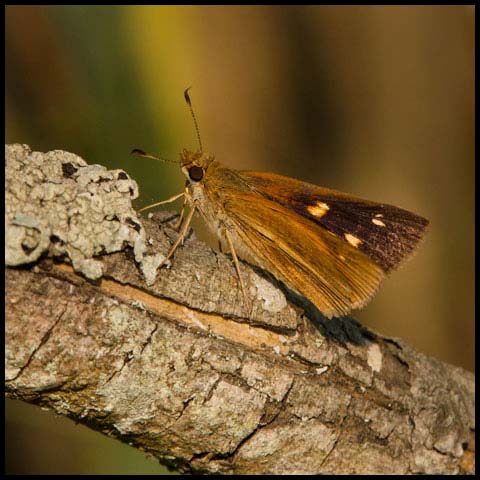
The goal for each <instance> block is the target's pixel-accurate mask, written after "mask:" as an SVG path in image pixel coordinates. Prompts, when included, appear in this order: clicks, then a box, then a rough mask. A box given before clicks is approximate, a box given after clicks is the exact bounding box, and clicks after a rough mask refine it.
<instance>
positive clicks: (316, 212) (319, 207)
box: [307, 202, 330, 218]
mask: <svg viewBox="0 0 480 480" xmlns="http://www.w3.org/2000/svg"><path fill="white" fill-rule="evenodd" d="M307 210H308V211H309V213H310V214H312V215H313V216H314V217H319V218H321V217H323V216H324V215H325V214H326V213H327V212H328V211H329V210H330V207H329V206H328V205H327V204H326V203H324V202H317V204H316V205H309V206H308V207H307Z"/></svg>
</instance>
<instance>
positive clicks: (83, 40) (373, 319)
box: [5, 6, 475, 474]
mask: <svg viewBox="0 0 480 480" xmlns="http://www.w3.org/2000/svg"><path fill="white" fill-rule="evenodd" d="M5 11H6V37H5V38H6V50H5V58H6V65H5V72H6V92H5V98H6V110H5V119H6V122H5V123H6V142H7V143H16V142H18V143H27V144H28V145H30V147H31V148H32V149H33V150H38V151H44V152H45V151H49V150H54V149H63V150H68V151H71V152H74V153H76V154H78V155H80V156H82V157H83V158H84V159H85V160H86V161H87V162H89V163H92V164H93V163H100V164H103V165H105V166H107V167H108V168H122V169H124V170H126V171H127V172H128V173H129V174H130V175H131V176H132V177H133V178H134V179H136V181H137V182H138V183H139V186H140V192H141V197H140V199H139V200H138V201H137V205H138V206H139V207H140V206H143V205H146V204H149V203H153V202H155V201H159V200H162V199H165V198H167V197H169V196H171V195H174V194H176V193H179V192H180V191H182V190H183V186H184V179H183V175H182V174H181V172H180V171H179V169H178V166H176V165H174V164H168V163H160V162H155V161H152V160H147V159H143V158H138V157H132V156H131V155H130V154H129V152H130V150H131V149H132V148H134V147H138V148H141V149H143V150H145V151H147V152H150V153H153V154H157V155H160V156H163V157H166V158H170V159H176V158H177V156H178V152H179V151H180V150H181V149H182V148H184V147H185V148H192V149H195V148H196V147H197V142H196V136H195V130H194V127H193V123H192V120H191V117H190V115H189V113H188V110H187V107H186V105H185V102H184V99H183V90H184V89H185V88H186V87H187V86H190V85H191V86H193V88H192V90H191V92H190V93H191V97H192V102H193V105H194V108H195V111H196V115H197V118H198V121H199V124H200V131H201V136H202V141H203V144H204V146H205V148H206V150H208V151H210V152H212V153H214V154H216V156H217V159H218V160H220V161H221V162H223V163H225V164H226V165H228V166H229V167H233V168H237V169H255V170H269V171H272V172H276V173H279V174H283V175H288V176H291V177H294V178H298V179H301V180H305V181H308V182H311V183H315V184H318V185H321V186H325V187H330V188H334V189H337V190H342V191H344V192H348V193H351V194H354V195H356V196H359V197H363V198H366V199H369V200H374V201H378V202H385V203H390V204H394V205H397V206H399V207H403V208H406V209H408V210H411V211H413V212H416V213H418V214H421V215H423V216H425V217H427V218H429V219H430V221H431V226H430V229H429V232H428V235H427V237H426V239H425V241H424V242H423V243H422V244H421V245H420V248H419V249H418V251H417V254H416V255H415V256H414V257H413V258H412V259H410V261H409V262H407V263H406V264H405V265H404V266H403V267H402V268H400V269H399V270H398V271H396V272H394V273H393V274H392V275H391V277H390V278H389V279H387V280H386V281H385V282H384V283H383V285H382V287H381V289H380V291H379V293H378V294H377V296H376V297H375V299H374V300H373V301H372V302H371V303H370V304H369V305H368V306H367V307H366V308H365V309H364V310H362V311H361V312H358V313H356V314H355V315H354V316H355V317H356V318H358V319H359V320H360V321H361V322H362V323H364V324H365V325H367V326H368V327H370V328H372V329H373V330H375V331H377V332H379V333H381V334H383V335H386V336H393V337H400V338H402V339H403V340H405V341H407V342H408V343H410V344H411V345H412V346H414V347H415V348H416V349H418V350H420V351H422V352H424V353H426V354H427V355H431V356H434V357H436V358H438V359H440V360H443V361H445V362H449V363H452V364H455V365H458V366H461V367H463V368H465V369H468V370H471V371H473V369H474V22H475V18H474V7H473V6H423V7H420V6H416V7H415V6H397V7H394V6H385V7H382V6H370V7H360V6H348V7H346V6H333V7H327V6H317V7H315V6H306V7H305V6H304V7H300V6H298V7H286V6H266V7H260V6H256V7H243V6H233V7H232V6H227V7H225V6H224V7H220V6H214V7H200V6H193V7H185V6H180V7H178V6H177V7H164V6H156V7H155V6H44V7H32V6H23V7H17V6H7V7H6V10H5ZM173 208H176V209H179V208H180V205H176V206H175V205H174V207H173ZM6 465H7V467H6V468H7V473H37V474H41V473H43V474H46V473H115V474H120V473H166V470H164V469H163V467H161V466H159V465H158V463H157V462H156V461H155V460H152V459H148V458H146V457H145V455H143V454H142V453H140V452H137V451H135V450H134V449H133V448H131V447H128V446H127V445H123V444H121V443H120V442H118V441H116V440H112V439H108V438H106V437H104V436H102V435H101V434H99V433H96V432H92V431H90V430H88V429H87V428H85V427H83V426H81V425H75V424H74V423H73V422H72V421H70V420H67V419H65V418H60V417H58V416H55V415H53V414H52V413H50V412H44V411H42V410H40V408H38V407H34V406H31V405H26V404H23V403H21V402H16V401H8V402H7V404H6Z"/></svg>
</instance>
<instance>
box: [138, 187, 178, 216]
mask: <svg viewBox="0 0 480 480" xmlns="http://www.w3.org/2000/svg"><path fill="white" fill-rule="evenodd" d="M183 195H185V192H182V193H179V194H178V195H174V196H173V197H170V198H167V200H162V201H161V202H157V203H152V204H151V205H147V206H146V207H143V208H141V209H140V210H139V211H138V213H140V212H143V211H145V210H148V209H150V208H153V207H158V206H159V205H164V204H165V203H172V202H174V201H175V200H177V199H178V198H180V197H181V196H183ZM183 205H184V206H185V203H184V204H183Z"/></svg>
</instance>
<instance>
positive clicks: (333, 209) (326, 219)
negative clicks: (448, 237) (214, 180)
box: [237, 171, 428, 273]
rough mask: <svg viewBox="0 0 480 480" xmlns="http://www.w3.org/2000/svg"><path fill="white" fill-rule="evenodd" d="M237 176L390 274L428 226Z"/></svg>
mask: <svg viewBox="0 0 480 480" xmlns="http://www.w3.org/2000/svg"><path fill="white" fill-rule="evenodd" d="M237 173H238V175H239V176H240V177H241V178H242V179H243V180H244V181H245V182H246V183H248V185H249V186H250V188H251V189H252V190H253V191H256V192H257V193H259V194H260V195H262V196H264V197H265V198H267V199H269V200H271V201H273V202H276V203H279V204H280V205H282V206H283V207H284V208H286V209H287V210H289V211H291V212H294V213H296V214H298V215H301V216H302V217H303V218H305V219H306V220H307V221H309V222H310V223H312V224H315V225H318V226H319V227H321V228H323V229H325V230H327V231H329V232H331V233H332V234H334V235H335V236H336V237H337V238H339V239H341V241H343V242H344V243H346V244H348V245H349V246H351V247H353V248H354V249H358V250H360V251H361V252H363V253H364V254H365V255H366V256H367V257H368V258H369V259H371V260H372V261H373V262H375V264H377V265H378V266H380V267H381V268H382V270H383V271H384V272H386V273H388V272H390V270H392V269H393V268H395V267H396V266H397V265H398V264H399V263H400V262H401V261H402V260H403V259H404V258H405V257H407V256H408V255H409V254H410V253H411V252H412V251H413V250H414V248H415V247H416V245H417V244H418V242H419V240H420V239H421V238H422V237H423V235H424V233H425V230H426V227H427V225H428V220H427V219H425V218H423V217H420V216H419V215H416V214H414V213H411V212H409V211H407V210H403V209H401V208H398V207H394V206H392V205H387V204H380V203H375V202H370V201H367V200H362V199H360V198H356V197H352V196H351V195H348V194H345V193H342V192H337V191H335V190H330V189H327V188H322V187H317V186H316V185H312V184H309V183H306V182H301V181H299V180H294V179H292V178H288V177H283V176H281V175H275V174H271V173H263V172H253V171H240V172H237Z"/></svg>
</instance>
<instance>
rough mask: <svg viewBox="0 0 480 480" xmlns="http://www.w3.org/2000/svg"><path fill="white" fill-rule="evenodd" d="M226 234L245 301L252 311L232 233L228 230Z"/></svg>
mask: <svg viewBox="0 0 480 480" xmlns="http://www.w3.org/2000/svg"><path fill="white" fill-rule="evenodd" d="M224 233H225V237H226V239H227V242H228V246H229V248H230V251H231V252H232V257H233V263H234V264H235V269H236V270H237V274H238V280H239V282H240V288H241V289H242V293H243V299H244V301H245V304H246V305H247V306H248V308H249V310H251V309H252V304H251V301H250V299H249V298H248V297H247V291H246V290H245V285H244V283H243V278H242V274H241V273H240V263H239V261H238V257H237V254H236V252H235V247H234V246H233V241H232V237H231V236H230V233H229V231H228V230H227V229H225V230H224Z"/></svg>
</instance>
